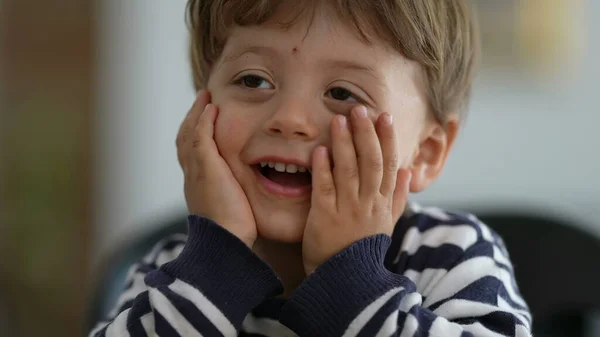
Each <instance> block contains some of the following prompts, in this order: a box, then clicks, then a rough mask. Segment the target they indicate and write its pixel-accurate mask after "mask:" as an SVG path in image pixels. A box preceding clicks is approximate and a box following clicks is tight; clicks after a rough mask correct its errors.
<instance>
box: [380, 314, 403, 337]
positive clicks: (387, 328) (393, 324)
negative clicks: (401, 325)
mask: <svg viewBox="0 0 600 337" xmlns="http://www.w3.org/2000/svg"><path fill="white" fill-rule="evenodd" d="M399 312H400V311H399V310H394V312H392V313H391V314H390V315H389V316H388V318H386V320H385V322H383V325H382V326H381V329H379V332H378V333H377V335H376V336H375V337H389V336H391V335H392V334H393V333H394V332H396V330H398V313H399Z"/></svg>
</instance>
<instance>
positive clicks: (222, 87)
mask: <svg viewBox="0 0 600 337" xmlns="http://www.w3.org/2000/svg"><path fill="white" fill-rule="evenodd" d="M333 18H334V17H333V16H331V15H326V14H325V13H320V14H319V13H318V14H316V15H315V16H314V18H312V22H310V19H311V18H308V17H307V18H303V19H301V20H298V21H297V23H295V24H294V25H293V26H292V27H291V28H289V29H287V30H284V29H282V28H280V27H279V26H278V25H277V24H276V22H278V20H282V18H281V17H277V16H275V17H274V18H273V19H272V20H270V22H268V23H266V24H263V25H261V26H254V27H234V28H233V29H232V30H231V32H230V36H229V38H228V41H227V44H226V46H225V48H224V51H223V53H222V55H221V58H220V60H219V61H218V62H217V63H216V64H215V66H214V68H213V71H212V73H211V76H210V78H209V83H208V90H209V91H210V92H211V94H212V102H213V103H215V104H216V105H217V106H218V108H219V117H218V119H217V122H216V134H215V141H216V143H217V145H218V148H219V151H220V153H221V155H222V157H223V158H224V159H225V161H226V162H227V163H228V165H229V166H230V168H231V170H232V171H233V174H234V175H235V177H236V178H237V180H238V181H239V183H240V185H241V187H242V189H243V190H244V191H245V193H246V195H247V197H248V200H249V202H250V205H251V207H252V209H253V211H254V216H255V219H256V223H257V227H258V234H259V236H261V237H265V238H267V239H272V240H277V241H285V242H299V241H301V240H302V234H303V231H304V225H305V222H306V218H307V215H308V211H309V209H310V175H309V173H308V172H296V173H281V172H278V171H277V170H276V169H280V170H281V169H282V167H283V166H282V165H281V164H279V165H275V167H274V168H272V169H270V168H269V166H267V167H266V168H262V169H261V165H260V163H261V162H263V164H264V162H272V163H271V164H273V163H282V164H292V163H295V164H297V165H298V164H299V165H298V166H299V167H306V168H310V165H311V154H312V152H313V150H314V149H315V147H316V146H317V145H321V144H323V145H326V146H327V147H328V148H330V132H329V130H330V124H331V121H332V118H333V117H334V116H335V115H336V114H346V115H347V114H349V113H350V110H351V108H352V107H353V106H355V105H357V104H363V105H365V106H366V107H367V110H368V111H369V114H370V117H371V119H372V120H373V121H375V120H376V118H377V116H378V115H379V114H380V113H382V112H389V113H391V114H392V115H393V117H394V127H395V130H396V134H397V139H398V142H399V149H400V150H399V153H398V155H399V159H400V163H401V164H402V166H403V167H409V166H411V165H412V164H413V160H415V156H418V153H419V152H420V149H419V147H420V143H421V142H422V141H423V140H422V138H423V136H422V133H423V130H425V129H426V126H427V124H428V123H430V119H428V118H426V98H425V90H424V86H423V85H422V84H421V77H420V76H422V75H421V74H420V68H419V67H418V65H417V64H416V63H414V62H412V61H409V60H407V59H406V58H404V57H403V56H401V55H400V54H399V53H397V52H395V51H393V50H391V48H387V47H386V46H385V45H384V44H383V42H381V41H379V40H377V39H371V41H372V44H371V45H368V44H366V43H364V42H363V41H362V40H361V39H360V38H359V36H358V35H357V34H356V33H355V31H354V30H352V29H351V28H349V26H347V25H346V24H344V23H342V22H340V21H338V20H334V19H333ZM283 19H285V18H283ZM279 22H280V21H279ZM334 165H335V163H334ZM277 166H279V167H277ZM287 170H288V171H294V167H293V166H291V167H290V166H289V165H288V166H287ZM296 170H300V171H302V170H303V169H302V168H299V169H298V168H296ZM417 189H418V188H417ZM413 190H414V188H413Z"/></svg>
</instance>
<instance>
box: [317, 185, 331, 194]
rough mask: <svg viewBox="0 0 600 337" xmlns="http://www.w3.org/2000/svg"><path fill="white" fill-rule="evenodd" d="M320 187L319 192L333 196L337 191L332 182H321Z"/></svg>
mask: <svg viewBox="0 0 600 337" xmlns="http://www.w3.org/2000/svg"><path fill="white" fill-rule="evenodd" d="M318 189H319V192H320V193H321V194H322V195H325V196H331V195H333V193H334V192H335V186H334V185H333V184H332V183H324V184H321V185H320V186H319V187H318Z"/></svg>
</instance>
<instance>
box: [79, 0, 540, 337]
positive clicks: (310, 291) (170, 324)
mask: <svg viewBox="0 0 600 337" xmlns="http://www.w3.org/2000/svg"><path fill="white" fill-rule="evenodd" d="M466 2H467V1H466V0H447V1H440V0H381V1H373V0H348V1H308V0H305V1H276V0H235V1H233V0H232V1H225V0H190V1H189V3H188V15H189V20H190V26H191V27H190V28H191V33H192V40H191V55H192V62H193V71H194V78H195V85H196V87H197V88H198V89H202V90H203V91H201V92H200V93H199V95H198V97H197V99H196V102H195V103H194V105H193V107H192V109H191V110H190V112H189V113H188V115H187V117H186V118H185V120H184V122H183V124H182V126H181V129H180V132H179V135H178V138H177V149H178V158H179V162H180V164H181V166H182V169H183V172H184V175H185V187H184V190H185V197H186V200H187V205H188V209H189V212H190V216H189V218H188V220H189V234H188V236H187V238H180V237H178V238H169V239H166V240H164V241H163V242H161V243H159V244H158V245H157V246H156V248H155V249H154V250H153V251H152V252H151V253H150V254H149V255H148V256H147V258H146V259H145V260H144V261H142V262H141V263H140V264H138V265H136V266H134V267H133V268H132V270H131V273H130V275H129V283H128V288H127V289H126V290H125V292H124V293H123V295H122V296H121V299H120V301H119V303H118V304H117V306H116V308H115V311H114V312H113V313H112V315H111V316H110V317H109V320H108V321H107V322H102V323H100V324H99V325H98V327H97V328H96V329H95V330H94V331H92V333H91V334H90V336H156V335H159V336H163V337H165V336H238V335H239V336H448V337H452V336H457V337H458V336H490V337H491V336H530V335H531V334H530V332H529V331H530V325H531V316H530V314H529V312H528V309H527V305H526V303H525V302H524V301H523V299H522V298H521V296H520V294H519V291H518V289H517V286H516V284H515V279H514V275H513V269H512V267H511V264H510V261H509V259H508V254H507V252H506V249H505V247H504V245H503V243H502V241H501V239H500V238H498V237H497V236H496V235H495V234H494V233H493V232H491V231H490V229H488V228H487V227H486V226H485V225H483V224H481V223H480V222H478V221H477V219H476V218H475V217H473V216H471V215H460V214H454V213H449V212H444V211H442V210H440V209H437V208H420V207H418V206H417V205H413V204H409V203H407V195H408V193H409V192H419V191H421V190H423V189H425V188H426V187H427V186H429V185H430V184H431V183H432V182H433V181H434V180H435V179H436V178H437V177H438V175H439V174H440V172H441V170H442V168H443V166H444V163H445V161H446V158H447V156H448V153H449V152H450V149H451V147H452V144H453V142H454V140H455V138H456V135H457V133H458V130H459V126H460V123H461V121H462V120H463V118H464V111H465V109H466V106H467V102H468V99H469V92H470V87H471V81H472V73H473V68H474V64H475V61H476V56H477V55H476V50H477V43H476V42H477V38H476V32H475V31H474V23H473V21H472V18H471V16H470V14H469V11H468V8H467V4H466Z"/></svg>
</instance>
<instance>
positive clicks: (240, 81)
mask: <svg viewBox="0 0 600 337" xmlns="http://www.w3.org/2000/svg"><path fill="white" fill-rule="evenodd" d="M249 78H254V79H260V80H262V81H264V82H267V83H269V84H270V85H271V86H273V87H274V85H273V84H272V83H271V82H269V81H268V80H267V79H265V78H264V77H262V76H259V75H253V74H246V75H243V76H240V77H239V78H237V79H236V80H234V81H233V83H234V84H236V85H239V86H242V87H244V88H248V89H260V88H255V87H251V86H248V85H246V84H245V80H247V79H249ZM334 89H341V90H344V91H346V92H347V93H348V94H349V98H350V97H352V98H354V99H355V100H356V102H352V103H361V104H362V103H364V100H363V99H361V98H360V97H359V96H358V95H356V94H354V93H353V92H352V91H351V90H349V89H346V88H343V87H333V88H330V89H328V90H327V97H330V98H332V99H334V100H336V101H339V102H347V101H345V100H339V99H335V98H334V97H332V95H331V94H330V93H331V91H332V90H334Z"/></svg>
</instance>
